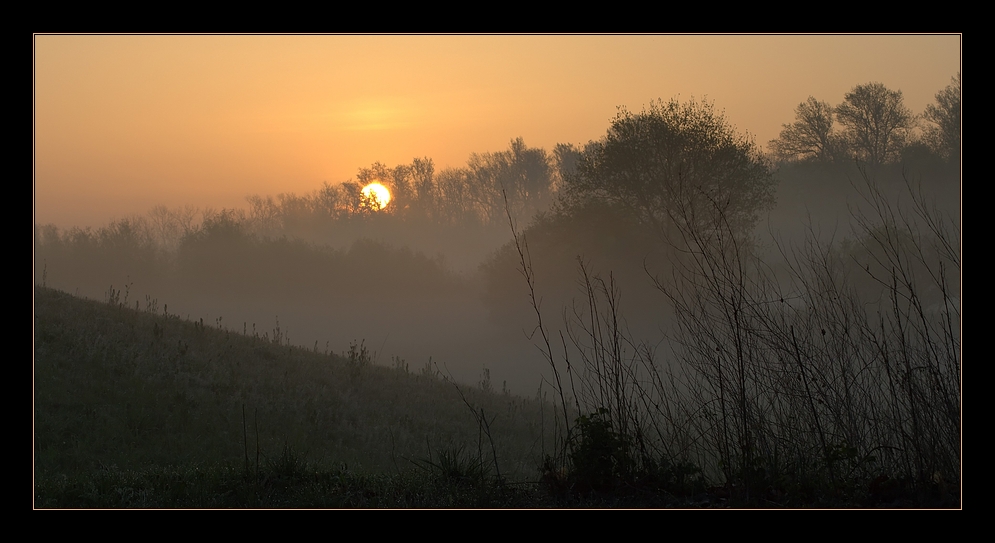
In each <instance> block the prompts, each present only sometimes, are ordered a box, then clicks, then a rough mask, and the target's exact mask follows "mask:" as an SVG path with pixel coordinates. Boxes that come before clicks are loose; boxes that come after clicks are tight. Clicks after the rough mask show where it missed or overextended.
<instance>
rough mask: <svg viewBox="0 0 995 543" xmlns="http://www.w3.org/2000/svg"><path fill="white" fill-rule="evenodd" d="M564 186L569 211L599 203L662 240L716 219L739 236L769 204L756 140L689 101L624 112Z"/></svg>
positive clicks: (769, 181)
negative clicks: (660, 235) (588, 202)
mask: <svg viewBox="0 0 995 543" xmlns="http://www.w3.org/2000/svg"><path fill="white" fill-rule="evenodd" d="M566 185H567V186H566V192H567V205H571V203H570V202H571V200H572V201H573V204H582V203H583V201H584V200H587V199H591V198H593V199H597V200H601V201H603V202H604V203H607V204H609V205H612V206H621V207H622V208H623V209H626V210H628V212H629V213H632V214H634V215H635V216H636V217H637V218H638V219H639V220H640V221H641V222H642V223H644V224H651V225H653V226H655V227H658V228H660V229H662V231H663V232H664V233H665V234H666V233H667V232H668V231H669V230H670V226H671V225H673V224H674V222H675V221H676V222H677V223H678V225H679V226H682V227H689V228H702V227H705V228H711V227H714V226H715V225H716V224H717V223H716V222H715V219H716V218H717V217H721V219H722V221H723V222H725V223H726V224H727V226H729V227H732V228H733V229H735V230H736V231H739V232H745V231H747V230H748V229H749V228H751V227H752V226H753V225H754V224H755V222H756V220H757V218H758V213H759V212H760V211H761V210H762V209H764V208H766V207H768V206H770V205H772V204H773V202H774V181H773V178H772V176H771V173H770V168H769V164H768V162H767V160H766V159H765V158H764V157H763V154H762V153H761V152H760V150H759V149H758V148H757V146H756V144H755V143H754V141H753V140H752V139H750V138H748V137H746V136H741V135H739V134H737V133H736V132H735V130H734V129H733V128H732V127H731V126H730V125H729V123H728V121H726V119H725V117H724V116H723V115H722V114H721V113H717V112H716V111H715V110H714V108H713V106H712V104H709V103H708V102H695V101H694V100H693V99H692V100H691V101H690V102H687V103H680V102H678V101H677V100H676V99H674V100H671V101H670V102H667V103H663V102H656V103H652V104H651V105H650V108H649V109H647V110H644V111H643V112H641V113H637V114H636V113H630V112H628V111H626V110H624V109H622V110H621V111H620V112H619V114H618V115H617V116H616V117H615V119H614V120H613V121H612V123H611V126H610V127H609V129H608V133H607V134H606V135H605V136H604V137H603V138H602V139H601V140H600V141H598V142H593V143H591V144H589V145H588V146H587V147H586V149H585V151H584V153H583V155H582V156H581V159H580V161H579V163H578V165H577V171H576V173H575V174H574V175H571V176H568V178H567V183H566ZM578 200H579V201H578ZM689 223H693V224H689Z"/></svg>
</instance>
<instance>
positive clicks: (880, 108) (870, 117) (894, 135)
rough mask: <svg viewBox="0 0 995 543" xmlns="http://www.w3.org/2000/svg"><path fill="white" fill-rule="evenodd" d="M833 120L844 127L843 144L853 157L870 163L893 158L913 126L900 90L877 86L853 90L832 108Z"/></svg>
mask: <svg viewBox="0 0 995 543" xmlns="http://www.w3.org/2000/svg"><path fill="white" fill-rule="evenodd" d="M836 119H837V120H838V121H839V122H840V123H841V124H842V125H843V126H844V127H846V132H845V136H846V139H847V143H848V144H849V145H850V148H851V149H852V150H853V152H854V153H856V156H857V158H859V159H860V160H864V161H866V162H869V163H871V164H883V163H885V162H888V161H891V160H895V159H897V158H898V157H899V155H900V153H901V151H902V149H903V148H904V147H905V146H906V145H907V144H908V143H909V141H910V136H911V132H912V129H913V128H914V127H915V123H916V116H915V115H913V114H912V111H911V110H909V108H907V107H905V103H904V99H903V98H902V91H900V90H899V91H892V90H889V89H888V88H887V87H885V86H884V85H883V84H881V83H867V84H866V85H857V86H856V87H854V88H853V90H851V91H850V92H848V93H847V94H846V96H845V97H844V101H843V103H842V104H840V105H839V106H837V107H836Z"/></svg>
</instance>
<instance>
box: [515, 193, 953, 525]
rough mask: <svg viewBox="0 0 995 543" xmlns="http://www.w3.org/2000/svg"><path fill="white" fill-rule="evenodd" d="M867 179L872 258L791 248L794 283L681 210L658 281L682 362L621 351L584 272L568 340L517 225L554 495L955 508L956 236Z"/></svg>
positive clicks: (787, 266) (866, 241) (601, 296)
mask: <svg viewBox="0 0 995 543" xmlns="http://www.w3.org/2000/svg"><path fill="white" fill-rule="evenodd" d="M864 181H865V184H864V185H863V186H862V187H858V190H861V191H862V192H861V193H860V194H861V196H862V197H863V202H862V206H861V207H858V208H856V209H855V210H854V211H853V220H854V223H855V230H856V231H857V232H858V235H857V237H856V240H851V243H849V244H842V245H840V244H837V245H834V244H821V243H820V242H819V241H818V240H817V239H816V238H815V236H812V237H811V238H810V239H809V240H808V241H807V243H806V244H805V245H804V246H802V247H799V248H793V249H792V248H784V247H782V248H781V256H782V257H783V258H784V262H785V263H783V264H781V265H780V271H778V269H775V267H774V266H773V265H772V264H771V262H770V261H767V260H764V259H763V258H761V257H760V252H759V251H758V250H757V245H756V244H755V241H754V240H751V239H748V238H747V237H745V236H744V235H742V234H741V233H738V232H736V231H735V230H734V229H733V228H732V227H731V226H730V224H729V222H728V221H727V220H726V217H725V216H724V214H723V212H722V208H721V206H719V205H718V204H717V203H715V202H713V204H715V207H714V209H711V210H708V209H706V210H702V209H696V208H695V206H694V204H693V202H687V203H686V205H678V206H676V209H677V210H678V211H677V215H675V216H673V217H671V219H672V220H673V226H674V230H673V232H676V238H675V237H672V238H669V242H670V243H673V244H675V247H676V248H678V249H679V251H678V252H676V253H675V258H674V266H673V273H672V275H671V277H668V278H657V279H656V284H657V287H658V288H659V289H660V290H661V291H662V292H663V293H664V294H665V296H666V297H667V298H668V300H669V301H670V303H671V305H672V307H673V310H674V313H675V315H676V316H677V322H678V326H677V328H676V330H674V331H673V333H672V335H671V343H670V347H671V349H672V354H671V356H670V357H668V358H667V359H661V358H660V357H658V356H657V353H655V352H654V350H653V349H652V348H650V347H648V346H646V345H643V344H640V343H638V342H637V341H635V340H634V339H632V338H631V337H629V336H628V335H627V334H626V333H625V331H624V329H623V324H622V323H623V322H624V313H623V311H622V310H621V308H620V306H619V303H618V302H619V289H618V287H617V286H616V285H615V283H614V281H613V279H612V278H611V276H609V277H608V278H607V279H605V278H602V277H600V276H598V275H596V274H592V273H591V272H589V270H587V269H586V267H585V265H584V262H583V261H581V266H580V275H581V283H582V284H583V285H584V289H583V290H584V291H585V292H584V294H585V295H586V296H587V305H586V307H584V308H582V309H581V310H576V309H575V312H574V314H573V318H572V319H569V320H568V321H567V323H566V329H565V330H563V331H560V332H559V334H558V336H559V337H558V338H557V337H556V334H554V332H552V331H551V330H550V329H549V328H548V327H547V325H546V324H545V323H544V322H543V319H542V312H541V311H540V304H539V302H538V299H539V294H538V293H537V292H536V290H535V282H534V281H535V272H534V271H533V268H532V263H531V257H530V254H529V250H528V244H527V242H526V240H525V238H524V236H523V235H521V234H519V233H518V232H515V231H514V226H513V225H512V231H513V234H514V237H515V245H516V247H517V250H518V255H519V258H520V269H519V271H520V272H521V273H522V275H523V276H524V278H525V281H526V284H527V287H528V291H529V293H530V295H531V299H532V306H533V309H534V312H535V315H536V319H537V330H538V333H537V335H536V337H537V343H538V344H539V347H540V349H541V350H542V351H543V353H544V354H545V356H546V359H547V362H548V364H549V368H550V374H551V375H552V378H553V382H552V383H551V387H552V388H553V389H554V395H553V397H554V403H556V404H558V406H557V409H558V410H560V411H561V412H562V415H561V416H560V423H561V424H560V426H559V428H558V430H559V434H558V436H559V437H558V446H557V450H556V452H555V453H554V454H553V455H550V456H549V457H547V458H546V460H545V473H546V474H547V475H546V479H547V480H548V481H549V486H550V487H551V488H553V489H559V490H560V491H565V490H567V489H569V490H570V491H573V492H579V493H581V494H596V495H601V496H616V497H617V496H619V495H623V494H624V493H627V492H631V491H633V490H636V489H646V488H647V487H651V488H654V489H655V491H656V492H657V493H658V494H659V493H673V492H677V493H679V494H680V495H683V496H688V495H693V494H694V493H695V492H696V489H697V488H700V487H701V486H703V485H709V484H710V485H715V486H711V487H710V489H709V491H708V494H709V495H710V496H712V497H718V498H720V499H723V500H728V503H730V504H733V505H736V506H743V507H770V506H774V507H874V506H888V507H958V506H959V504H960V475H961V474H960V468H961V466H960V455H961V433H960V428H961V418H960V405H961V388H960V386H961V385H960V384H961V373H960V368H961V366H960V356H961V347H960V309H959V304H958V301H959V284H960V283H959V275H960V242H959V228H958V227H957V225H956V223H954V222H953V221H952V220H950V219H949V218H948V217H944V216H943V215H942V214H940V213H938V212H936V210H935V209H933V208H931V207H930V206H929V205H928V204H927V202H926V200H925V199H924V198H923V197H922V196H921V195H920V194H917V193H915V192H914V191H913V190H910V195H911V205H908V206H901V205H899V204H898V203H896V202H895V201H894V200H892V199H890V198H887V197H886V196H885V195H884V193H883V192H881V191H880V190H879V189H878V188H877V186H876V185H875V184H874V183H873V182H871V181H870V180H869V179H868V178H867V177H866V176H865V178H864ZM909 188H910V189H911V188H912V187H911V184H910V186H909ZM682 213H683V215H682ZM709 219H711V220H712V222H711V223H709V222H708V220H709ZM509 221H510V215H509ZM854 246H857V247H859V248H860V251H853V249H852V247H854ZM848 247H849V248H850V249H849V250H850V253H849V254H848V253H847V252H845V251H847V248H848ZM678 254H679V255H681V256H676V255H678ZM855 277H860V278H861V280H856V279H855ZM867 283H870V284H871V286H872V287H876V288H871V289H870V290H868V288H867ZM858 285H860V286H861V287H862V288H858ZM869 292H870V294H868V293H869ZM556 339H559V344H557V343H556ZM568 340H569V341H568ZM571 411H572V412H573V413H575V414H577V415H579V416H576V415H574V416H571V415H570V414H569V413H570V412H571ZM648 483H649V484H648Z"/></svg>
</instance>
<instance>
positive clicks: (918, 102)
mask: <svg viewBox="0 0 995 543" xmlns="http://www.w3.org/2000/svg"><path fill="white" fill-rule="evenodd" d="M960 51H961V38H960V36H957V35H925V36H924V35H896V36H888V35H885V36H855V35H840V36H749V35H747V36H654V35H649V36H647V35H639V36H629V35H622V36H215V35H210V36H188V35H182V36H161V35H157V36H135V35H124V36H117V35H111V36H107V35H97V36H93V35H36V36H35V38H34V129H35V131H34V166H35V175H34V183H35V185H34V186H35V214H36V215H35V220H36V223H39V224H42V223H54V224H57V225H58V226H60V227H70V226H94V227H96V226H100V225H103V224H106V223H107V222H108V221H110V220H112V219H116V218H121V217H123V216H128V215H132V214H141V213H145V212H147V211H148V210H149V209H150V208H152V207H153V206H155V205H158V204H164V205H167V206H171V207H172V206H181V205H193V206H197V207H200V208H204V207H213V208H215V209H217V208H223V207H244V205H245V198H246V197H247V196H250V195H254V194H257V195H263V196H265V195H276V194H279V193H290V192H294V193H298V194H300V193H306V192H310V191H313V190H316V189H317V188H319V187H320V186H321V184H322V183H323V182H328V183H331V184H338V183H341V182H343V181H347V180H350V179H352V178H354V176H355V175H356V172H357V170H358V169H359V168H363V167H368V166H369V165H370V164H372V163H374V162H381V163H383V164H385V165H387V166H393V165H396V164H404V163H408V162H410V161H411V160H412V158H414V157H428V158H431V159H432V160H433V161H434V163H435V165H436V168H439V169H441V168H445V167H454V166H461V165H463V164H465V163H466V160H467V158H468V157H469V155H470V154H471V153H484V152H492V151H500V150H503V149H505V148H507V146H508V143H509V141H511V140H512V139H514V138H517V137H521V138H523V139H524V141H525V142H526V144H528V145H529V146H530V147H543V148H546V149H552V147H553V146H554V145H556V144H557V143H574V144H583V143H586V142H587V141H590V140H593V139H597V138H599V137H601V136H602V135H603V134H604V133H605V130H606V129H607V127H608V125H609V121H610V120H611V118H612V117H613V116H614V115H615V114H616V112H617V108H618V107H625V108H628V109H629V110H635V111H638V110H640V109H642V108H643V107H645V106H647V105H648V104H649V103H650V102H651V101H653V100H657V99H664V100H667V99H670V98H673V97H677V96H680V97H681V98H690V97H692V96H693V97H695V98H707V99H708V100H709V101H712V102H714V103H715V105H716V107H717V108H718V109H720V110H725V113H726V115H727V117H728V119H729V120H730V121H731V122H732V123H733V124H735V125H736V127H737V128H738V129H739V130H740V131H744V132H747V131H748V132H749V133H751V134H753V135H754V136H755V137H756V140H757V142H758V143H761V144H766V142H767V141H769V140H770V139H772V138H774V137H776V136H777V134H778V132H779V130H780V128H781V126H782V125H783V124H785V123H789V122H791V121H792V120H793V110H794V108H795V106H796V105H797V104H799V103H800V102H802V101H804V100H805V99H806V98H807V97H808V96H810V95H811V96H815V97H816V98H818V99H819V100H825V101H828V102H832V103H838V102H840V101H841V100H842V97H843V94H844V93H845V92H847V91H848V90H850V89H851V88H852V87H854V86H855V85H858V84H862V83H867V82H871V81H876V82H881V83H884V84H885V85H886V86H888V87H889V88H892V89H897V90H901V91H902V92H903V94H904V97H905V100H906V104H907V105H908V106H909V107H910V108H911V109H912V110H913V111H916V112H921V111H922V110H923V108H924V107H925V106H926V105H927V104H928V103H931V102H932V101H933V99H934V95H935V94H936V92H938V91H939V90H940V89H942V88H944V87H945V86H946V85H947V84H949V82H950V78H951V77H952V76H954V75H955V74H956V73H957V72H958V71H959V70H960Z"/></svg>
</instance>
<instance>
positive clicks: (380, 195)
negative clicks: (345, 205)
mask: <svg viewBox="0 0 995 543" xmlns="http://www.w3.org/2000/svg"><path fill="white" fill-rule="evenodd" d="M363 203H364V204H366V205H368V206H370V208H372V209H373V210H375V211H380V210H381V209H383V208H385V207H387V204H389V203H390V191H389V190H387V187H385V186H383V185H381V184H380V183H370V184H369V185H366V186H365V187H363Z"/></svg>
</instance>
